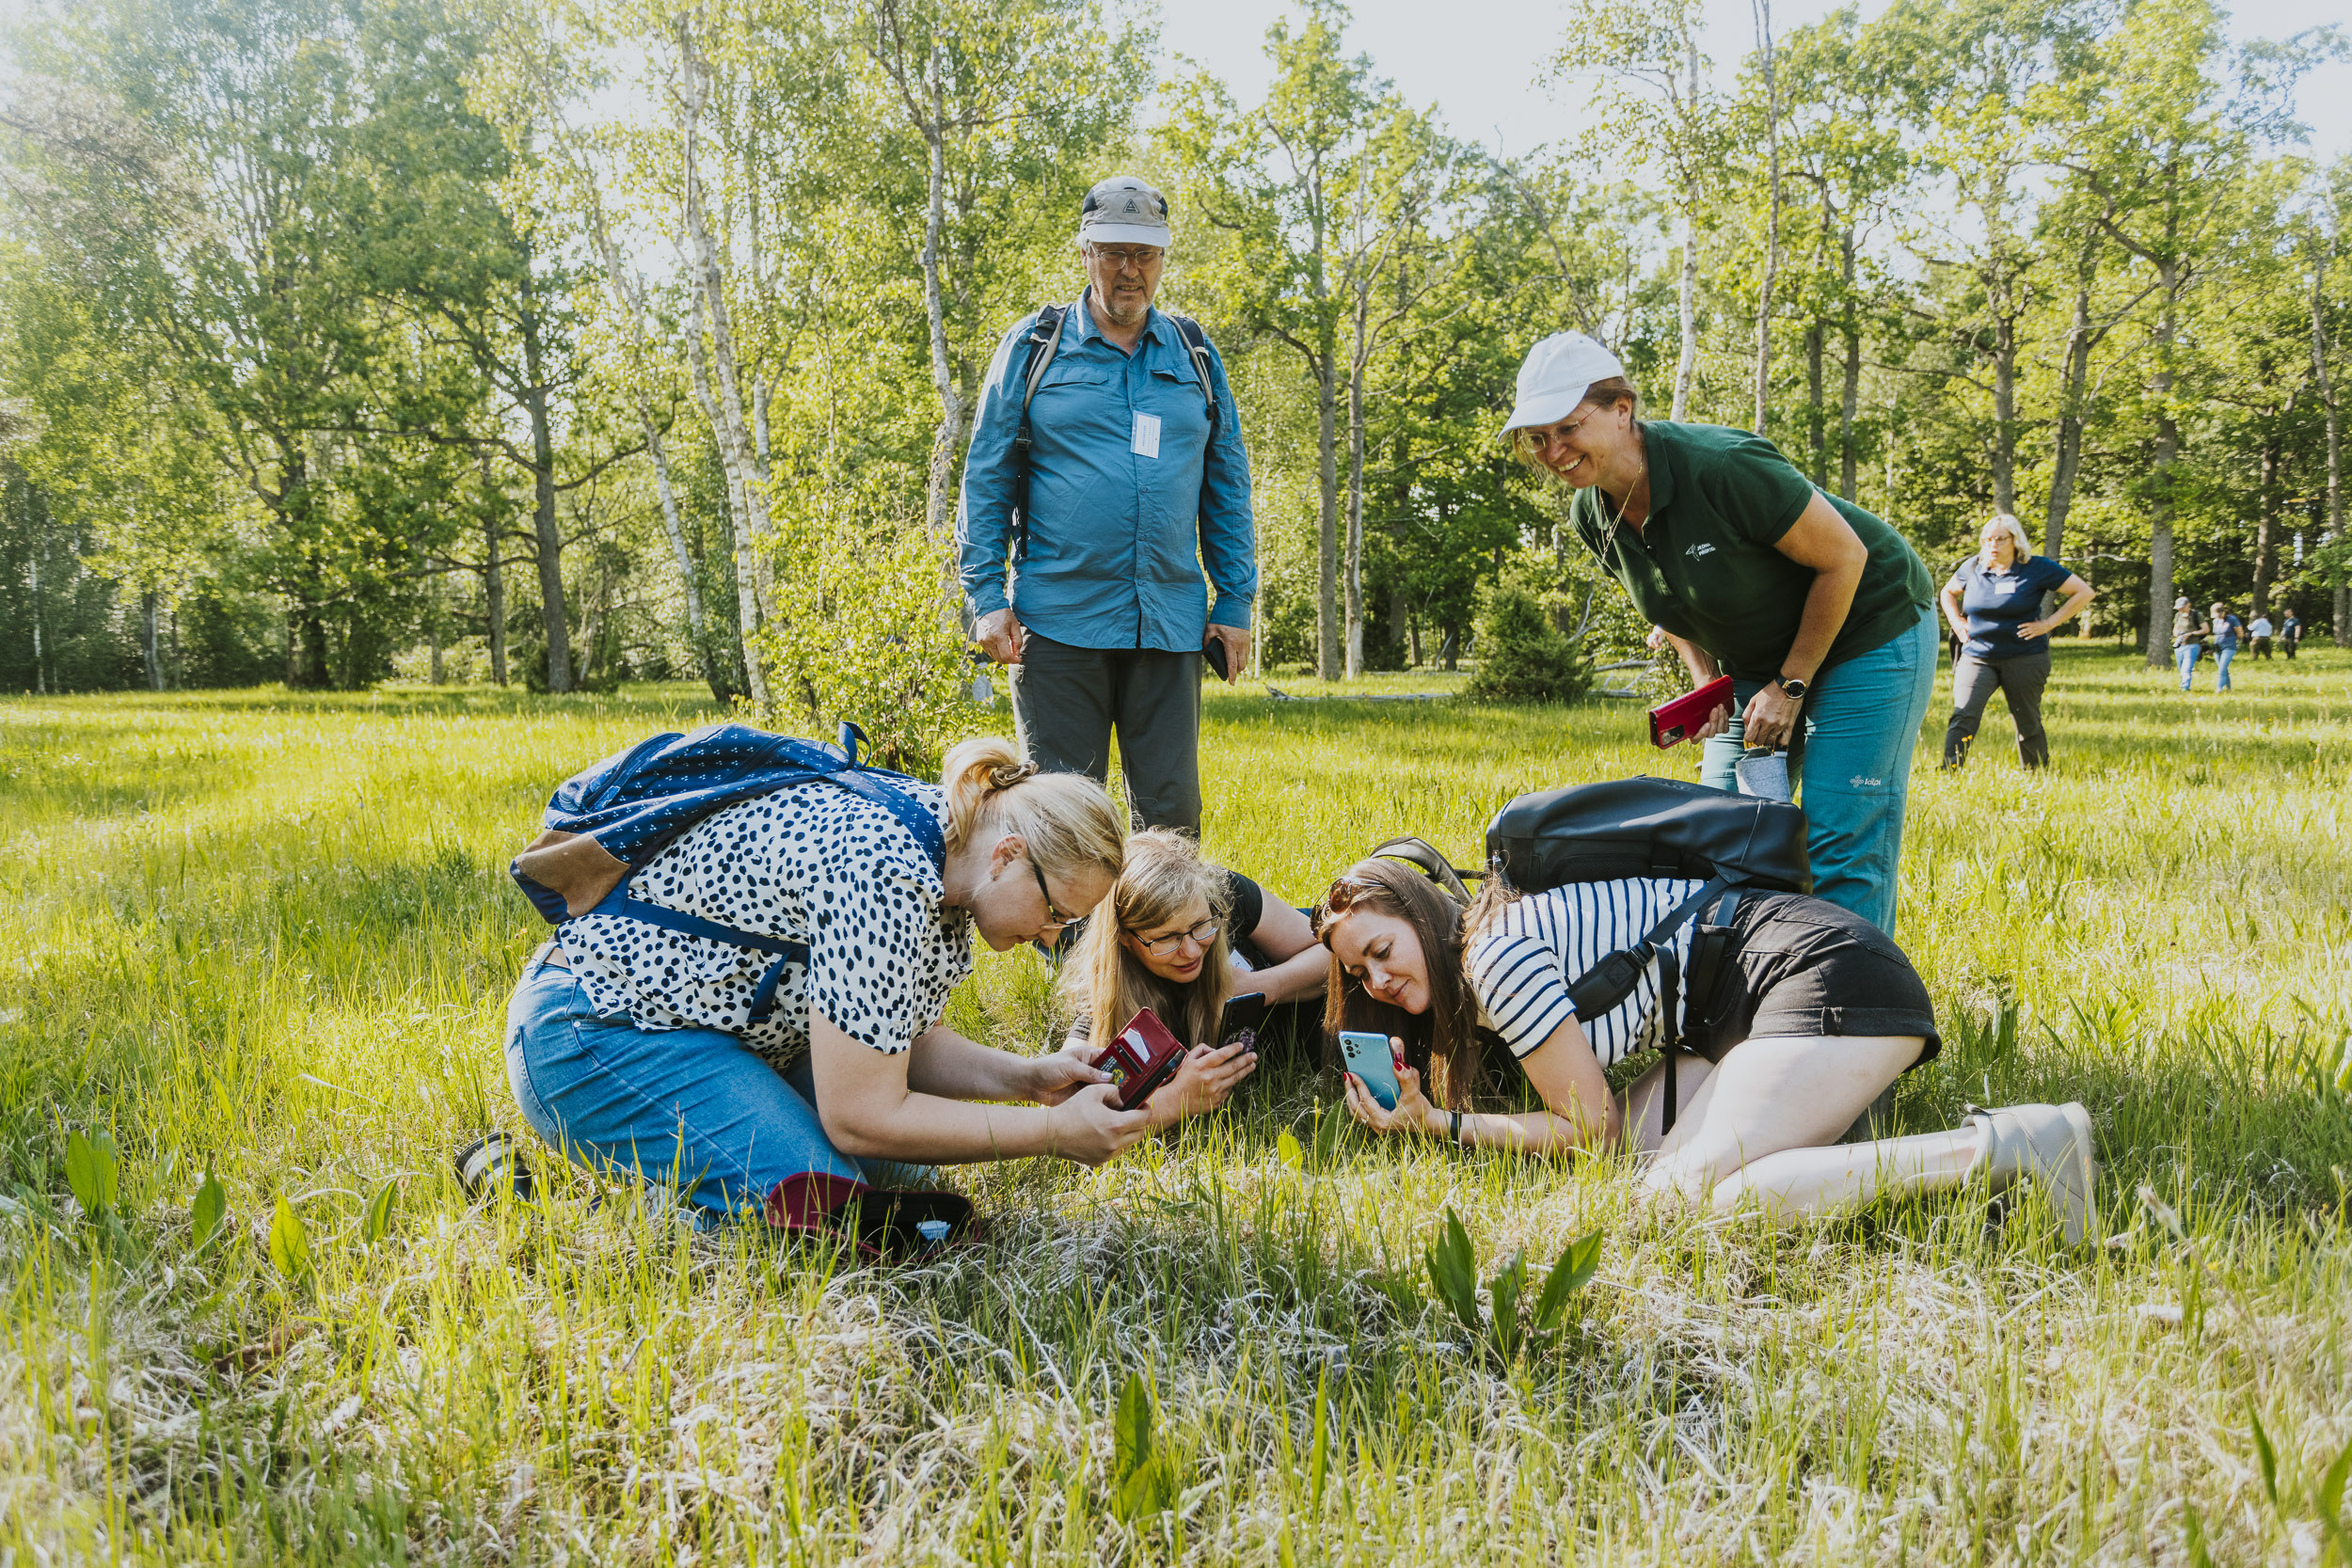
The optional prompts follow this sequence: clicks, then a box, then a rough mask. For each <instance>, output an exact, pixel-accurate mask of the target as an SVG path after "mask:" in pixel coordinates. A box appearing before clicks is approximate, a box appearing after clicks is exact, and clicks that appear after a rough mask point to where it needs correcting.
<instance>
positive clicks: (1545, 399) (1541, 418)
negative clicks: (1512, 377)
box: [1502, 383, 1593, 436]
mask: <svg viewBox="0 0 2352 1568" xmlns="http://www.w3.org/2000/svg"><path fill="white" fill-rule="evenodd" d="M1592 389H1593V388H1592V386H1591V384H1590V383H1587V384H1586V385H1584V386H1582V387H1579V388H1576V389H1575V390H1574V391H1572V392H1546V393H1544V394H1543V395H1542V396H1541V397H1534V398H1528V399H1525V400H1524V401H1522V402H1521V403H1520V404H1519V405H1518V407H1516V408H1514V409H1512V410H1511V417H1510V419H1508V420H1505V421H1504V422H1503V426H1502V433H1503V434H1504V435H1505V436H1508V435H1510V434H1511V432H1513V431H1515V430H1524V429H1525V428H1526V427H1527V426H1529V425H1532V424H1556V423H1558V422H1559V421H1560V420H1565V419H1566V418H1567V417H1568V416H1569V415H1571V414H1573V413H1575V412H1576V410H1577V407H1578V405H1579V404H1581V403H1583V401H1584V394H1585V393H1587V392H1589V391H1591V390H1592Z"/></svg>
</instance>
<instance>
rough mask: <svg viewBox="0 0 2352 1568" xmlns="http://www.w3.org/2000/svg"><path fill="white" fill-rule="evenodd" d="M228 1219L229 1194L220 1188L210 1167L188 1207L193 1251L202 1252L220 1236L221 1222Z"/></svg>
mask: <svg viewBox="0 0 2352 1568" xmlns="http://www.w3.org/2000/svg"><path fill="white" fill-rule="evenodd" d="M228 1218H229V1193H228V1191H227V1189H225V1188H224V1187H222V1186H221V1184H220V1178H219V1177H217V1176H215V1175H214V1174H213V1172H212V1169H211V1167H210V1166H207V1167H206V1168H205V1171H204V1180H203V1181H202V1182H201V1183H200V1184H199V1185H198V1187H197V1189H196V1200H195V1201H194V1202H192V1203H190V1204H189V1205H188V1228H189V1229H190V1230H191V1231H192V1232H193V1233H194V1237H195V1250H196V1251H198V1252H202V1251H203V1250H204V1249H205V1248H206V1247H208V1246H210V1245H212V1244H213V1238H214V1237H215V1236H217V1235H219V1234H220V1227H221V1225H222V1224H223V1222H225V1221H226V1220H227V1219H228Z"/></svg>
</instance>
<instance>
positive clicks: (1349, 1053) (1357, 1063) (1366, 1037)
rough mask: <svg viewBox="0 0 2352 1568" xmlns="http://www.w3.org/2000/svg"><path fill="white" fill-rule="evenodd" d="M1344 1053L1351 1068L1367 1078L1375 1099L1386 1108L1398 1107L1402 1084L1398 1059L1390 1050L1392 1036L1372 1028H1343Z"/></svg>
mask: <svg viewBox="0 0 2352 1568" xmlns="http://www.w3.org/2000/svg"><path fill="white" fill-rule="evenodd" d="M1340 1053H1341V1054H1342V1055H1343V1056H1344V1057H1345V1058H1346V1059H1347V1070H1348V1071H1350V1072H1352V1073H1354V1074H1355V1075H1356V1076H1357V1077H1359V1078H1360V1079H1362V1080H1363V1081H1364V1087H1365V1088H1367V1089H1370V1090H1371V1091H1372V1098H1373V1099H1375V1100H1376V1101H1379V1102H1380V1108H1381V1109H1382V1110H1384V1111H1393V1110H1395V1109H1396V1098H1397V1094H1398V1087H1397V1082H1396V1059H1395V1057H1394V1056H1393V1055H1391V1053H1390V1050H1389V1037H1388V1036H1386V1035H1375V1034H1372V1033H1370V1032H1368V1031H1363V1030H1356V1029H1343V1030H1341V1031H1340Z"/></svg>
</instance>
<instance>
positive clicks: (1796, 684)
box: [1772, 675, 1812, 702]
mask: <svg viewBox="0 0 2352 1568" xmlns="http://www.w3.org/2000/svg"><path fill="white" fill-rule="evenodd" d="M1772 684H1773V685H1774V686H1777V687H1779V688H1780V689H1782V690H1783V691H1786V692H1787V693H1788V695H1789V696H1791V697H1794V698H1796V699H1797V700H1798V701H1799V702H1803V701H1804V694H1805V693H1806V692H1807V691H1809V690H1811V689H1812V687H1811V684H1810V683H1809V682H1806V681H1801V680H1799V679H1797V677H1796V676H1794V675H1775V676H1773V677H1772Z"/></svg>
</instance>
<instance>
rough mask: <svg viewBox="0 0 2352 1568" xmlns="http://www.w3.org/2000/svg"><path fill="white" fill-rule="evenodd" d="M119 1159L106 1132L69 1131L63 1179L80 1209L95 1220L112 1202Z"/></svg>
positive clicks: (119, 1166)
mask: <svg viewBox="0 0 2352 1568" xmlns="http://www.w3.org/2000/svg"><path fill="white" fill-rule="evenodd" d="M120 1176H121V1162H120V1161H119V1159H118V1158H117V1157H116V1154H115V1140H114V1135H113V1134H112V1133H109V1132H87V1133H84V1132H70V1133H68V1134H67V1135H66V1140H65V1180H66V1184H67V1185H68V1186H70V1187H72V1189H73V1200H74V1201H75V1202H76V1203H79V1204H80V1205H81V1206H82V1212H83V1213H85V1214H87V1215H88V1216H89V1217H90V1219H91V1220H92V1221H96V1220H97V1219H98V1218H99V1217H100V1216H101V1215H103V1214H105V1213H106V1212H109V1211H110V1210H112V1209H113V1208H114V1206H115V1196H116V1193H117V1191H118V1189H119V1184H120Z"/></svg>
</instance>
